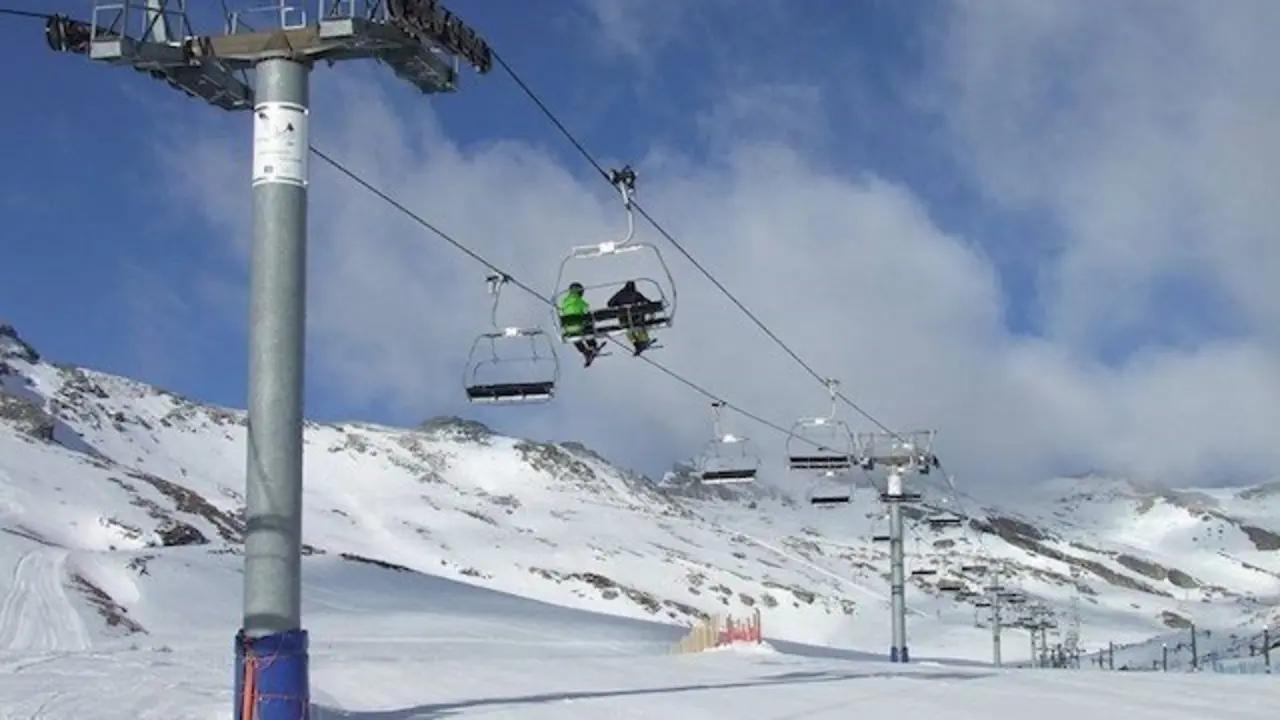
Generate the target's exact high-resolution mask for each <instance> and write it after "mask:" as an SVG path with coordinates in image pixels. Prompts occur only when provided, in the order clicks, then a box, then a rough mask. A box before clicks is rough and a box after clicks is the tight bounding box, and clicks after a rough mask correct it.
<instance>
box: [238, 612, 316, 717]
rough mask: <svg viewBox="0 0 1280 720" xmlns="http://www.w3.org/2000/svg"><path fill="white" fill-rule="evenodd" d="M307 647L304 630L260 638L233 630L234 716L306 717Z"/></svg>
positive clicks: (308, 701) (308, 702)
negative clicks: (234, 636)
mask: <svg viewBox="0 0 1280 720" xmlns="http://www.w3.org/2000/svg"><path fill="white" fill-rule="evenodd" d="M307 648H308V639H307V631H306V630H290V631H288V632H283V633H276V634H274V635H267V636H265V637H260V638H250V637H248V636H246V635H245V633H244V630H240V632H238V633H236V671H235V672H236V685H235V687H236V690H235V720H308V718H310V717H311V685H310V680H309V677H308V671H309V658H308V655H307ZM247 693H248V694H250V697H246V694H247ZM246 710H247V711H248V714H246Z"/></svg>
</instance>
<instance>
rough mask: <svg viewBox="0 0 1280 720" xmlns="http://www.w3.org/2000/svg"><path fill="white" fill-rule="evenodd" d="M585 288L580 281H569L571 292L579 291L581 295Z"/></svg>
mask: <svg viewBox="0 0 1280 720" xmlns="http://www.w3.org/2000/svg"><path fill="white" fill-rule="evenodd" d="M585 290H586V288H584V287H582V283H580V282H576V283H569V292H571V293H578V294H579V295H581V294H582V293H583V291H585Z"/></svg>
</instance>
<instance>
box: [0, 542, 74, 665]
mask: <svg viewBox="0 0 1280 720" xmlns="http://www.w3.org/2000/svg"><path fill="white" fill-rule="evenodd" d="M66 561H67V552H66V551H65V550H56V549H53V548H44V549H40V550H34V551H32V552H29V553H27V554H26V555H23V556H22V558H21V559H20V560H18V564H17V565H16V566H15V567H14V569H13V577H12V578H11V580H10V587H9V593H8V594H7V595H6V596H5V598H4V602H3V603H0V649H3V650H21V651H51V652H58V651H77V650H88V649H89V648H90V647H91V645H92V643H91V641H90V638H89V631H88V630H87V629H86V628H85V624H84V620H83V619H82V618H81V617H80V613H79V612H77V611H76V609H75V606H73V605H72V604H71V599H70V598H68V597H67V590H66V587H65V586H64V585H63V584H62V581H63V578H64V577H65V576H66Z"/></svg>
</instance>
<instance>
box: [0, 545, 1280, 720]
mask: <svg viewBox="0 0 1280 720" xmlns="http://www.w3.org/2000/svg"><path fill="white" fill-rule="evenodd" d="M129 554H131V553H124V554H122V555H117V554H111V553H105V554H104V553H96V552H74V553H71V554H70V556H69V557H68V558H66V560H67V562H68V563H73V564H76V565H79V566H80V567H81V568H82V569H85V570H87V571H89V572H91V573H93V574H94V575H95V576H96V577H98V578H99V579H100V580H102V581H103V582H104V583H108V584H109V583H112V582H114V583H117V584H119V585H121V586H122V587H121V588H117V589H120V590H123V589H124V588H123V586H127V585H129V584H133V583H138V580H137V576H136V574H135V572H134V571H133V570H130V569H129V568H128V567H126V566H127V565H128V561H124V560H123V558H124V557H125V556H126V555H129ZM134 557H138V555H134ZM146 568H147V569H146V574H145V575H144V576H143V577H144V578H145V581H144V583H143V584H145V585H146V586H147V587H146V593H145V595H146V597H147V598H148V600H149V601H148V602H146V603H144V605H145V606H138V607H137V610H136V612H137V614H138V617H139V618H140V619H142V620H144V621H145V622H146V623H147V624H148V625H149V626H150V627H151V628H153V631H152V633H151V634H149V635H148V636H145V637H139V638H135V641H134V642H132V643H129V642H117V643H106V644H104V645H103V646H101V647H97V648H94V649H93V650H92V651H89V652H77V653H66V652H22V653H14V652H5V651H0V717H6V718H9V717H13V718H19V717H22V718H27V717H39V718H48V719H50V720H72V719H78V718H94V719H95V720H126V719H127V720H215V719H216V720H226V719H229V718H230V717H232V714H231V701H232V698H231V692H232V683H231V677H232V666H231V659H232V653H231V647H230V642H229V633H228V628H229V627H234V619H235V617H234V616H235V615H236V614H237V610H238V600H239V598H238V597H237V593H236V588H235V582H234V580H235V576H236V571H237V568H238V562H237V559H236V558H235V557H233V556H230V555H226V554H223V555H218V554H210V553H207V552H204V550H203V548H198V547H196V548H175V549H170V550H168V551H166V552H164V553H161V554H158V555H157V557H155V558H154V559H152V560H150V561H147V562H146ZM303 581H304V583H305V589H306V592H305V598H306V599H305V601H304V602H305V607H304V612H305V614H306V617H307V618H308V624H309V625H310V627H311V630H312V646H311V672H310V675H311V699H312V703H313V707H312V714H311V717H313V718H316V720H338V719H345V720H410V719H413V718H417V719H420V720H426V719H429V718H441V719H442V718H479V717H483V718H488V719H490V720H500V719H503V718H520V719H521V720H524V719H528V718H533V719H535V720H536V719H537V718H557V719H567V720H575V719H577V718H592V719H595V718H601V717H608V718H641V717H646V718H647V717H664V718H665V717H679V718H688V719H689V720H712V719H713V718H714V719H716V720H720V719H722V718H743V719H744V720H748V719H750V720H757V719H759V720H783V719H784V718H795V719H797V720H798V719H799V718H806V719H808V720H828V719H830V720H834V719H835V718H847V717H849V716H850V715H851V714H855V715H857V716H858V717H860V718H868V720H881V719H885V720H888V719H889V718H897V717H903V716H911V717H930V718H932V717H946V718H950V719H953V720H978V719H979V718H980V719H982V720H1013V719H1014V718H1021V717H1024V716H1025V714H1026V712H1027V708H1028V707H1034V708H1036V712H1037V714H1038V716H1040V717H1042V718H1044V720H1067V719H1068V718H1078V717H1102V718H1107V717H1125V718H1131V719H1133V720H1146V719H1151V720H1156V719H1157V718H1158V719H1159V720H1200V719H1201V718H1205V717H1212V718H1222V719H1223V720H1260V719H1261V718H1269V717H1271V716H1272V715H1274V707H1273V706H1274V702H1273V699H1274V694H1275V686H1274V679H1272V678H1259V677H1253V678H1235V677H1223V676H1214V675H1201V676H1185V675H1172V674H1169V675H1165V674H1149V673H1148V674H1132V673H1112V674H1105V675H1104V674H1099V673H1045V672H1033V671H1018V670H1004V671H993V670H991V669H988V668H981V667H972V666H971V667H960V666H955V665H943V664H939V663H918V664H913V665H905V666H904V665H890V664H888V663H884V662H882V661H877V660H870V659H868V658H865V657H858V656H857V655H856V654H852V653H844V654H841V653H832V652H827V653H820V652H814V651H815V650H818V649H816V648H806V647H799V646H787V645H785V644H778V645H777V646H776V647H769V646H765V647H759V648H730V649H725V650H723V651H718V652H710V653H704V654H700V655H671V654H667V648H668V646H669V643H670V642H671V641H672V640H673V639H674V638H675V637H676V636H677V635H678V631H677V630H675V629H674V628H671V627H669V626H663V625H658V624H655V623H648V622H642V621H635V620H625V619H620V618H615V617H608V616H603V615H598V614H593V613H587V612H583V611H577V610H569V609H565V608H560V607H556V606H552V605H545V604H541V603H537V602H534V601H530V600H527V599H523V598H518V597H514V596H510V595H504V594H500V593H497V592H494V591H491V590H485V589H482V588H478V587H474V586H470V585H466V584H462V583H457V582H453V581H449V580H444V579H441V578H433V577H428V576H425V575H422V574H420V573H415V572H407V571H396V570H392V569H386V568H381V567H378V566H376V565H372V564H369V563H362V562H358V561H349V560H343V559H341V558H337V557H334V556H331V555H324V556H320V555H316V556H311V557H308V558H306V559H305V560H304V563H303ZM46 589H47V590H49V591H50V592H53V590H52V589H51V588H46ZM37 597H52V596H45V595H42V594H37ZM54 604H56V603H54ZM31 619H32V620H37V619H38V620H41V621H43V620H47V619H53V618H52V617H49V618H36V617H32V618H31Z"/></svg>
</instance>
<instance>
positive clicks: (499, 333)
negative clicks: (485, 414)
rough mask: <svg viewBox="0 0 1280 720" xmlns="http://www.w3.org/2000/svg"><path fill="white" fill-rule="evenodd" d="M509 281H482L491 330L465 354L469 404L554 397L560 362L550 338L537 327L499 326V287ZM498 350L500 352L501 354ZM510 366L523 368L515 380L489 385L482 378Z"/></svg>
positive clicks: (495, 278) (504, 278)
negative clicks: (490, 302) (486, 290)
mask: <svg viewBox="0 0 1280 720" xmlns="http://www.w3.org/2000/svg"><path fill="white" fill-rule="evenodd" d="M510 280H511V278H510V277H508V276H506V275H501V274H495V275H490V276H488V277H487V278H485V281H486V282H487V283H488V284H489V294H490V295H491V296H493V305H492V307H491V309H490V311H489V321H490V325H492V328H493V329H491V330H489V331H488V332H485V333H482V334H481V335H480V336H479V337H477V338H476V339H475V341H474V342H473V343H471V351H470V353H468V355H467V369H466V371H465V375H464V377H463V385H464V386H465V388H466V391H467V399H468V400H469V401H471V402H472V403H477V404H504V405H515V404H534V403H544V402H548V401H550V400H551V399H552V398H553V397H555V391H556V385H557V383H558V382H559V380H560V360H559V358H558V357H557V356H556V349H555V343H554V342H552V341H551V338H550V336H548V335H547V333H546V332H545V331H543V330H542V328H539V327H536V326H535V327H502V326H500V325H499V324H498V304H499V302H500V300H501V298H502V287H503V286H504V285H506V284H507V282H509V281H510ZM526 343H527V345H526ZM499 347H502V348H503V350H501V351H500V350H499ZM517 347H519V348H520V349H519V350H517V349H516V348H517ZM512 366H523V368H524V370H523V372H521V373H519V374H517V376H516V377H514V378H513V377H510V376H507V377H506V378H504V379H499V380H495V381H491V382H490V381H484V380H483V379H482V378H483V376H484V375H486V374H488V373H489V372H492V371H496V370H498V369H499V368H503V367H512Z"/></svg>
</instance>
